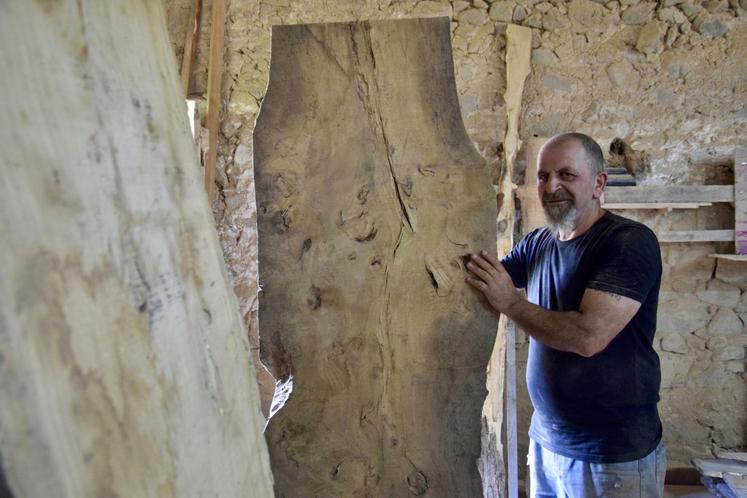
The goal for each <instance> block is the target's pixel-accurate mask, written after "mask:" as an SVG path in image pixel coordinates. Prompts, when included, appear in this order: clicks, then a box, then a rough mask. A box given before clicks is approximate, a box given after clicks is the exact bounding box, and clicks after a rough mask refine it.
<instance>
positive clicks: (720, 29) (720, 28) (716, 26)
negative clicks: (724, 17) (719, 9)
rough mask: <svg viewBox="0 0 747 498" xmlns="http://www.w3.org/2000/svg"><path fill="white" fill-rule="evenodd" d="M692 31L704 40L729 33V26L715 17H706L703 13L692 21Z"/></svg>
mask: <svg viewBox="0 0 747 498" xmlns="http://www.w3.org/2000/svg"><path fill="white" fill-rule="evenodd" d="M693 29H694V30H695V31H696V32H697V33H699V34H700V35H701V36H703V37H705V38H718V37H721V36H724V35H725V34H726V33H727V32H728V31H729V26H727V25H726V24H724V22H723V21H721V19H719V18H718V17H715V16H708V15H706V14H705V13H704V12H703V13H701V14H699V15H698V16H697V17H696V18H695V20H694V21H693Z"/></svg>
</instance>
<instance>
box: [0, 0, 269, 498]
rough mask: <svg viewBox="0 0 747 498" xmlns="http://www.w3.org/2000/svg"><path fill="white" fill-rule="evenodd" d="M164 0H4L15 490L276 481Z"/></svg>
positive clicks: (0, 18) (204, 492) (0, 444)
mask: <svg viewBox="0 0 747 498" xmlns="http://www.w3.org/2000/svg"><path fill="white" fill-rule="evenodd" d="M162 10H163V7H162V4H161V2H149V1H143V0H111V1H106V2H101V1H93V0H88V1H75V0H59V1H54V2H28V1H26V0H9V1H3V2H0V45H2V47H3V49H2V50H0V87H1V88H2V96H1V97H0V110H2V115H3V119H4V121H5V124H4V125H3V126H2V127H0V232H2V236H0V267H2V272H1V273H0V470H1V471H2V473H4V476H2V475H0V495H3V496H8V495H10V494H11V493H12V496H15V497H18V498H20V497H34V498H36V497H39V498H42V497H44V498H46V497H61V498H81V497H176V496H180V497H188V496H195V497H196V496H200V497H208V496H219V497H225V498H232V497H244V496H253V497H270V496H272V480H271V476H270V471H269V457H268V454H267V449H266V445H265V442H264V438H263V437H262V422H263V421H262V417H261V415H260V411H259V400H258V393H257V387H256V383H255V381H254V373H253V372H252V368H251V364H250V355H249V346H248V340H247V337H246V333H245V330H244V327H243V323H242V319H241V316H240V315H239V310H238V306H237V303H236V299H235V297H234V296H233V293H232V290H231V287H230V284H229V283H228V279H227V276H226V273H225V270H224V268H223V261H222V258H221V252H220V247H219V245H218V239H217V237H216V233H215V228H214V225H213V219H212V215H211V213H210V210H209V208H208V205H207V200H206V198H205V193H204V191H203V188H202V181H201V172H200V167H199V163H198V161H197V157H196V153H195V150H194V144H193V142H192V140H191V137H190V134H189V128H188V125H187V119H186V112H185V106H184V96H183V94H182V91H181V88H180V85H179V78H178V74H177V70H176V66H175V61H174V55H173V52H172V51H171V45H170V43H169V41H168V39H167V34H166V24H165V20H164V13H163V11H162ZM5 485H7V487H8V488H9V489H4V488H5Z"/></svg>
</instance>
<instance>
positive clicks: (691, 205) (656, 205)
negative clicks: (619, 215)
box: [602, 202, 713, 210]
mask: <svg viewBox="0 0 747 498" xmlns="http://www.w3.org/2000/svg"><path fill="white" fill-rule="evenodd" d="M704 206H713V203H712V202H646V203H641V202H638V203H627V202H621V203H610V202H605V203H603V204H602V207H603V208H605V209H670V210H671V209H697V208H699V207H704Z"/></svg>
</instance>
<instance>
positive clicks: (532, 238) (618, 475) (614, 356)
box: [467, 133, 666, 498]
mask: <svg viewBox="0 0 747 498" xmlns="http://www.w3.org/2000/svg"><path fill="white" fill-rule="evenodd" d="M603 164H604V162H603V156H602V151H601V149H600V148H599V145H597V143H596V142H594V140H592V139H591V138H589V137H588V136H586V135H582V134H580V133H568V134H563V135H558V136H556V137H553V138H552V139H550V141H548V142H547V143H546V144H545V145H544V146H543V147H542V149H541V150H540V153H539V156H538V172H537V193H538V195H539V198H540V200H541V201H542V206H543V209H544V211H545V217H546V219H547V222H548V227H546V228H542V229H538V230H535V231H533V232H531V233H530V234H528V235H527V236H526V237H524V238H523V239H522V240H521V242H519V244H518V245H517V246H516V247H515V248H514V249H513V250H512V251H511V252H510V254H509V255H508V256H506V257H505V258H504V259H503V260H502V261H501V262H500V263H499V262H498V261H497V260H496V258H495V257H493V256H492V255H490V254H488V253H487V252H485V251H481V252H480V254H479V255H477V254H473V255H472V256H471V261H470V262H469V263H468V265H467V267H468V269H469V270H470V271H471V272H472V276H470V277H469V278H467V282H468V283H469V284H470V285H472V286H473V287H474V288H476V289H478V290H479V291H481V292H482V293H483V294H484V296H485V298H487V301H488V302H489V303H490V305H491V306H492V307H493V308H494V309H495V310H496V311H497V312H500V313H504V314H506V315H507V316H508V317H509V318H511V319H512V320H513V321H514V322H515V323H516V324H518V325H519V327H521V328H522V330H524V331H525V332H526V333H527V334H528V335H529V336H530V341H529V359H528V363H527V387H528V390H529V395H530V398H531V400H532V404H533V406H534V415H533V416H532V422H531V426H530V429H529V436H530V448H529V467H530V469H529V470H530V483H531V494H530V495H531V496H532V497H561V498H586V497H589V498H591V497H621V498H622V497H624V498H632V497H645V498H650V497H661V496H663V488H664V471H665V469H666V455H665V450H664V448H663V444H662V443H661V436H662V428H661V422H660V420H659V415H658V412H657V409H656V403H657V401H658V399H659V395H658V392H659V384H660V378H661V374H660V369H659V357H658V355H657V354H656V352H655V351H654V349H653V346H652V342H653V337H654V332H655V330H656V307H657V300H658V295H659V285H660V282H661V271H662V270H661V254H660V250H659V244H658V241H657V240H656V236H655V235H654V234H653V233H652V232H651V230H649V229H648V228H646V227H645V226H644V225H642V224H640V223H637V222H634V221H632V220H628V219H626V218H623V217H620V216H617V215H614V214H612V213H609V212H606V211H604V210H603V209H602V207H601V201H600V198H601V196H602V192H603V191H604V188H605V186H606V183H607V174H606V173H605V172H604V167H603ZM519 288H524V289H526V298H525V297H524V295H523V294H522V293H521V292H520V291H519V290H518V289H519Z"/></svg>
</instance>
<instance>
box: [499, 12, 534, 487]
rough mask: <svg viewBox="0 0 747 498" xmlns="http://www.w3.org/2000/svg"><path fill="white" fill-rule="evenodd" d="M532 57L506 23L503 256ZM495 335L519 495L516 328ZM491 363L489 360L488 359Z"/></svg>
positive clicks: (523, 35)
mask: <svg viewBox="0 0 747 498" xmlns="http://www.w3.org/2000/svg"><path fill="white" fill-rule="evenodd" d="M531 56H532V30H531V29H529V28H526V27H523V26H516V25H513V24H509V25H508V27H507V28H506V93H505V95H504V100H505V102H506V113H507V118H508V120H507V123H506V136H505V138H504V141H503V144H504V151H505V164H506V168H505V171H504V175H503V181H502V182H501V183H502V186H501V192H503V193H504V194H505V197H504V205H503V209H502V211H503V213H501V215H502V216H504V217H508V218H509V223H507V226H508V227H509V228H508V229H507V230H506V232H504V236H503V238H502V239H500V240H499V242H498V254H500V255H503V254H506V253H508V251H509V250H510V249H511V248H512V247H513V236H512V235H513V227H514V223H513V219H514V211H515V207H514V206H515V205H514V195H513V194H514V192H513V190H514V187H515V185H514V184H513V182H512V178H513V169H514V165H515V163H516V154H517V153H518V151H519V148H520V147H521V140H520V139H519V118H520V117H521V103H522V96H523V94H524V81H525V80H526V77H527V75H529V71H530V65H531ZM498 330H499V337H500V336H504V337H505V338H506V346H505V349H506V353H505V354H506V357H505V360H506V363H505V365H506V367H505V368H506V381H505V382H506V402H507V405H506V409H505V412H506V455H507V462H506V470H507V472H506V474H507V476H506V477H507V484H508V489H507V496H508V498H517V497H518V496H519V484H518V482H519V475H518V472H519V459H518V449H517V440H518V433H517V430H516V426H517V424H516V418H517V413H516V412H517V407H516V361H515V358H516V327H515V326H514V324H513V323H510V320H501V321H500V322H499V329H498ZM491 362H492V361H491Z"/></svg>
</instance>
